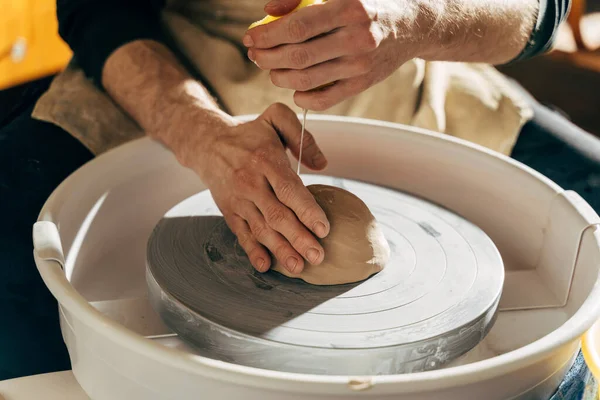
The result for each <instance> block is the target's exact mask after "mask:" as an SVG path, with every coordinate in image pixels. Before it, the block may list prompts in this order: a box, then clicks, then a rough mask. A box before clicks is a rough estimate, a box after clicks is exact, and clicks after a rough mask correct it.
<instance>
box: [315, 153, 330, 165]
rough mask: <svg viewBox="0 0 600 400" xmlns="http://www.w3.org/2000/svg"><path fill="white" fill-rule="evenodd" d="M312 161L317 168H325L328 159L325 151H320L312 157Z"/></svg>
mask: <svg viewBox="0 0 600 400" xmlns="http://www.w3.org/2000/svg"><path fill="white" fill-rule="evenodd" d="M312 163H313V165H314V166H315V167H317V168H323V167H324V166H325V165H327V159H325V156H324V155H323V153H321V152H318V153H317V154H315V156H314V157H313V158H312Z"/></svg>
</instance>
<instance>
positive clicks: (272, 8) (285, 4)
mask: <svg viewBox="0 0 600 400" xmlns="http://www.w3.org/2000/svg"><path fill="white" fill-rule="evenodd" d="M300 1H301V0H271V1H270V2H268V3H267V5H266V6H265V12H266V13H267V14H268V15H272V16H274V17H282V16H284V15H286V14H289V13H291V12H292V11H294V10H295V9H296V7H298V5H300Z"/></svg>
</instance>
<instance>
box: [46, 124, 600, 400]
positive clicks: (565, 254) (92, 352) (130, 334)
mask: <svg viewBox="0 0 600 400" xmlns="http://www.w3.org/2000/svg"><path fill="white" fill-rule="evenodd" d="M308 128H309V129H310V130H311V132H312V133H313V134H314V135H315V136H316V138H317V140H318V141H319V143H320V144H321V147H322V148H323V150H324V152H325V154H326V155H327V156H328V158H329V162H330V166H329V167H328V169H327V170H326V171H324V174H327V175H331V176H339V177H345V178H349V179H356V180H364V181H367V182H371V183H375V184H380V185H385V186H390V187H393V188H397V189H400V190H404V191H407V192H409V193H412V194H415V195H418V196H421V197H424V198H426V199H429V200H431V201H433V202H436V203H438V204H440V205H442V206H445V207H447V208H449V209H451V210H452V211H454V212H457V213H458V214H460V215H462V216H463V217H465V218H467V219H468V220H470V221H471V222H473V223H475V224H477V225H478V226H479V227H480V228H482V229H483V230H484V231H485V232H486V233H487V234H488V235H489V236H490V237H491V238H492V240H494V242H495V243H496V245H497V247H498V248H499V250H500V252H501V254H502V257H503V259H504V262H505V267H506V270H507V280H506V287H505V291H504V293H503V298H502V301H503V306H504V310H505V311H503V312H501V313H500V315H499V317H498V320H497V322H496V324H495V325H494V328H493V329H492V331H491V332H490V334H489V335H488V338H486V340H484V342H483V343H482V344H481V345H480V346H478V348H476V349H474V351H473V352H471V353H470V354H468V355H467V357H465V358H463V360H461V362H462V364H461V363H457V364H456V365H455V366H453V367H451V368H447V369H443V370H437V371H432V372H426V373H418V374H407V375H395V376H375V377H361V378H356V377H344V376H339V377H321V376H315V375H300V374H286V373H276V372H269V371H262V370H255V369H251V368H245V367H240V366H236V365H232V364H227V363H222V362H216V361H212V360H209V359H204V358H201V357H198V356H196V355H194V354H192V353H190V352H189V351H188V349H186V348H185V347H180V346H178V345H177V344H176V342H174V341H173V340H171V339H158V340H148V339H144V338H143V337H142V336H140V333H141V332H144V334H148V333H149V332H150V333H153V331H152V329H153V328H158V331H160V330H161V329H163V328H162V327H160V324H156V321H155V320H154V321H153V322H151V323H149V324H144V320H146V318H145V317H144V316H143V313H144V312H146V313H147V312H148V308H147V307H145V306H144V304H145V303H144V297H145V282H144V279H143V277H144V266H145V265H144V264H145V246H146V240H147V238H148V235H149V233H150V232H151V230H152V228H153V227H154V225H155V224H156V222H157V221H158V219H159V218H160V217H161V216H162V215H164V213H165V212H166V211H167V210H168V209H169V208H171V207H172V206H173V205H175V204H177V203H178V202H179V201H181V200H182V199H184V198H186V197H188V196H190V195H191V194H193V193H196V192H198V191H199V190H202V189H203V186H202V184H201V183H200V182H199V181H198V180H197V178H196V177H195V176H194V175H193V174H192V173H191V171H189V170H186V169H184V168H182V167H180V166H179V165H178V164H177V163H176V161H175V159H174V157H173V156H172V155H170V154H169V153H168V152H167V151H166V150H165V149H164V148H162V147H161V146H160V145H158V144H155V143H152V142H150V141H149V140H147V139H144V140H139V141H136V142H133V143H131V144H128V145H126V146H123V147H121V148H119V149H117V150H115V151H112V152H110V153H108V154H105V155H103V156H101V157H99V158H97V159H96V160H94V161H92V162H91V163H90V164H88V165H86V166H84V167H83V168H82V169H80V170H79V171H77V172H76V173H75V174H74V175H73V176H71V177H70V178H69V179H68V180H67V181H65V182H64V183H63V184H62V185H61V186H60V187H59V188H58V189H57V190H56V192H55V193H54V194H53V196H52V197H51V198H50V199H49V200H48V202H47V203H46V205H45V207H44V209H43V210H42V213H41V215H40V220H43V221H49V222H53V224H49V225H47V226H45V227H43V229H41V230H40V231H38V232H36V237H34V242H35V246H36V252H35V253H36V254H35V257H36V262H37V265H38V268H39V270H40V272H41V274H42V277H43V279H44V281H45V282H46V284H47V285H48V287H49V288H50V290H51V291H52V293H53V294H54V295H55V296H56V297H57V298H58V300H59V302H60V303H61V322H62V324H63V335H64V337H65V341H66V343H67V346H68V348H69V352H70V354H71V357H72V359H73V365H74V374H75V376H76V377H77V379H78V381H79V382H80V383H81V385H82V387H83V388H84V389H85V390H86V392H87V393H88V394H89V395H90V397H92V398H94V399H95V400H104V399H107V400H120V399H127V400H131V399H144V400H153V399H172V398H177V399H182V400H186V399H197V396H198V394H199V393H201V394H202V395H204V396H206V397H207V398H215V399H238V398H242V397H243V398H247V399H249V400H253V399H261V400H269V399H277V400H288V399H290V400H291V399H311V400H325V399H333V398H338V399H346V398H350V397H355V396H356V397H362V398H373V399H388V398H389V399H395V400H404V399H411V400H425V399H439V398H444V399H449V400H453V399H464V398H473V399H478V398H486V399H506V398H511V397H512V398H522V399H526V398H531V396H533V397H534V398H545V397H547V396H548V395H549V394H550V393H552V391H553V390H554V389H555V388H556V385H557V384H558V382H559V381H560V379H561V378H562V374H564V372H565V371H566V369H567V368H568V366H569V365H570V361H571V360H572V357H573V355H574V354H575V352H576V351H577V349H578V341H579V337H580V336H581V334H583V332H585V331H586V330H587V329H588V328H589V327H590V326H591V325H592V323H593V322H594V321H595V320H596V319H597V318H598V317H599V315H600V285H598V284H597V282H598V268H599V266H600V247H599V243H600V240H599V239H600V237H599V233H598V229H597V228H596V226H594V224H596V223H597V222H598V216H597V215H596V214H595V213H593V212H590V210H589V207H587V206H586V204H585V203H582V202H581V200H580V198H579V197H578V196H577V195H575V194H574V193H570V192H563V191H562V190H561V189H560V188H559V187H557V186H556V185H554V184H553V183H551V182H549V181H548V180H547V179H545V178H543V177H541V176H540V175H538V174H536V173H533V172H531V171H530V170H529V169H527V168H524V167H522V166H521V165H519V164H517V163H516V162H514V161H511V160H509V159H507V158H505V157H501V156H497V155H495V154H492V153H490V152H488V151H485V150H483V149H480V148H478V147H477V146H474V145H470V144H466V143H464V142H461V141H458V140H455V139H451V138H446V137H441V136H439V135H435V134H428V133H423V132H420V131H417V130H414V129H409V128H406V127H402V126H398V125H392V124H386V123H379V122H368V121H362V120H355V119H353V120H349V119H343V118H331V117H317V118H315V117H313V118H312V119H311V121H309V123H308ZM356 160H360V161H361V162H360V163H357V162H356ZM551 210H552V212H550V211H551ZM54 224H56V226H57V227H58V231H59V233H60V236H59V237H60V240H61V243H60V244H61V245H62V248H63V249H64V251H65V253H64V254H65V256H66V259H65V271H64V272H63V270H61V268H60V265H61V263H60V262H61V260H60V259H57V258H58V257H55V256H56V255H57V254H60V252H59V251H58V249H54V250H55V251H54V250H52V249H48V247H47V246H48V243H50V244H51V243H54V242H53V241H51V240H50V241H49V240H47V239H46V238H47V236H48V235H53V234H54V233H55V232H53V231H52V229H54V228H53V227H54ZM42 244H44V245H43V246H42ZM55 245H56V246H58V244H56V243H55ZM574 266H575V268H573V267H574ZM513 274H518V275H519V276H521V275H525V276H526V277H527V279H511V278H509V277H510V276H512V277H513V278H516V277H517V275H513ZM559 274H563V275H561V276H559ZM565 277H567V278H568V277H572V279H570V282H571V283H570V284H569V281H567V283H565ZM569 289H570V290H569ZM535 290H539V291H538V292H537V293H535V292H534V291H535ZM541 298H543V299H548V302H546V301H543V302H542V301H540V300H539V299H541ZM565 298H566V305H564V306H562V303H563V301H562V300H563V299H565ZM120 300H123V301H125V302H124V304H126V307H124V308H122V309H121V308H119V304H120V302H119V301H120ZM89 301H92V302H94V304H95V305H96V306H97V307H98V306H106V305H109V307H105V308H106V309H108V310H109V314H110V315H111V316H113V317H115V319H111V318H109V317H108V316H105V315H102V314H101V313H100V312H99V311H98V310H97V309H96V308H94V306H92V305H90V304H89V303H88V302H89ZM531 306H534V307H546V308H544V309H540V310H536V309H533V310H531V309H529V310H517V309H519V308H523V307H525V308H529V307H531ZM548 307H550V308H548ZM100 308H101V307H100ZM138 309H139V310H141V311H143V312H141V313H140V315H141V316H140V315H137V314H136V311H135V310H138ZM509 309H514V311H508V310H509ZM144 310H145V311H144ZM147 316H148V315H147ZM149 320H152V318H149ZM123 324H125V325H123ZM136 331H137V332H136ZM138 332H139V333H138ZM163 332H164V329H163ZM544 396H545V397H544Z"/></svg>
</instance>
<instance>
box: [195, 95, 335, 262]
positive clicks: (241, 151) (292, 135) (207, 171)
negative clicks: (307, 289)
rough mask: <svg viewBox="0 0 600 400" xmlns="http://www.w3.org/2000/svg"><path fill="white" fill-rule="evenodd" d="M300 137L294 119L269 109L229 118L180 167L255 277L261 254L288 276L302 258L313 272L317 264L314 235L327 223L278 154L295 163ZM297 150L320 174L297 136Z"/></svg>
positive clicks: (319, 160)
mask: <svg viewBox="0 0 600 400" xmlns="http://www.w3.org/2000/svg"><path fill="white" fill-rule="evenodd" d="M300 134H301V124H300V121H299V120H298V118H297V116H296V114H294V112H293V111H292V110H290V109H289V108H288V107H286V106H285V105H282V104H274V105H272V106H271V107H269V108H268V109H267V110H266V111H265V112H264V113H263V114H262V115H260V116H259V117H258V118H257V119H256V120H254V121H251V122H247V123H240V122H238V121H236V120H233V119H231V120H230V121H228V123H227V125H226V126H225V127H224V128H222V129H215V130H214V131H212V132H203V133H202V135H201V137H202V140H197V141H196V143H192V144H191V146H189V147H188V149H187V152H188V154H189V156H188V157H186V159H187V160H186V162H185V163H184V164H185V165H187V166H188V167H190V168H192V169H193V170H194V171H196V173H197V174H198V175H199V176H200V178H201V179H202V180H203V182H204V183H205V184H206V185H207V186H208V188H209V189H210V191H211V193H212V196H213V198H214V200H215V202H216V203H217V205H218V206H219V209H220V210H221V212H222V213H223V216H224V217H225V221H226V222H227V225H228V226H229V228H230V229H231V230H232V232H233V233H234V234H235V235H236V236H237V238H238V242H239V243H240V245H241V246H242V248H243V249H244V251H245V252H246V254H248V257H249V259H250V262H251V263H252V265H253V266H254V268H256V269H257V270H258V271H260V272H265V271H267V270H268V269H269V268H270V267H271V265H272V260H271V257H270V255H269V252H268V251H267V249H268V250H269V251H270V252H271V253H272V254H273V255H274V256H275V257H276V258H277V260H278V261H279V263H280V264H281V265H282V266H283V267H284V268H287V269H288V270H289V271H290V272H293V273H299V272H301V271H302V269H303V268H304V260H305V259H306V260H307V261H309V262H310V263H311V264H313V265H318V264H320V263H321V262H322V261H323V258H324V250H323V247H322V246H321V245H320V244H319V242H318V240H317V238H316V237H315V236H314V235H316V236H318V237H320V238H323V237H325V236H327V234H328V233H329V222H328V220H327V217H326V216H325V213H324V212H323V210H322V209H321V207H320V206H319V205H318V204H317V202H316V200H315V199H314V197H313V195H312V194H311V193H310V192H309V191H308V189H307V188H306V187H305V186H304V184H303V183H302V180H301V179H300V177H299V176H298V175H297V174H296V172H295V171H294V170H293V169H292V166H291V164H290V161H289V159H288V156H287V154H286V147H287V148H289V149H290V150H291V152H292V154H293V155H294V156H295V157H296V158H298V154H299V150H300ZM303 147H304V149H303V152H302V163H303V164H304V165H305V166H306V167H308V168H311V169H313V170H320V169H323V168H325V166H326V165H327V161H326V159H325V157H324V156H323V153H322V152H321V150H320V149H319V147H318V146H317V144H316V142H315V139H314V137H313V136H312V135H311V134H310V133H309V132H305V134H304V143H303ZM190 156H191V157H190ZM311 232H312V233H311ZM313 233H314V235H313Z"/></svg>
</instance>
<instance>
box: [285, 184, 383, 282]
mask: <svg viewBox="0 0 600 400" xmlns="http://www.w3.org/2000/svg"><path fill="white" fill-rule="evenodd" d="M308 190H309V191H310V192H311V193H312V194H313V196H314V197H315V199H316V200H317V203H319V205H320V206H321V208H322V209H323V211H324V212H325V214H326V215H327V218H328V219H329V223H330V225H331V229H330V231H329V235H327V237H326V238H324V239H321V240H320V242H321V245H322V246H323V248H324V250H325V259H324V260H323V262H322V263H321V264H319V265H311V264H310V263H308V262H306V263H305V264H304V270H303V271H302V272H301V273H299V274H293V273H291V272H289V271H288V270H287V269H285V267H284V266H282V265H279V263H276V264H275V266H274V267H273V269H274V270H275V271H277V272H279V273H281V274H283V275H285V276H288V277H291V278H300V279H302V280H304V281H305V282H308V283H311V284H313V285H339V284H344V283H354V282H359V281H362V280H364V279H367V278H368V277H370V276H371V275H373V274H375V273H377V272H379V271H381V270H382V269H383V268H384V267H385V264H386V263H387V262H388V260H389V258H390V247H389V245H388V242H387V240H386V239H385V237H384V236H383V232H382V231H381V228H380V227H379V226H378V224H377V221H376V220H375V217H374V216H373V214H371V211H369V208H368V207H367V205H366V204H365V203H364V202H363V201H362V200H361V199H359V198H358V197H356V196H355V195H354V194H352V193H350V192H348V191H346V190H344V189H340V188H337V187H333V186H327V185H310V186H308Z"/></svg>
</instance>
